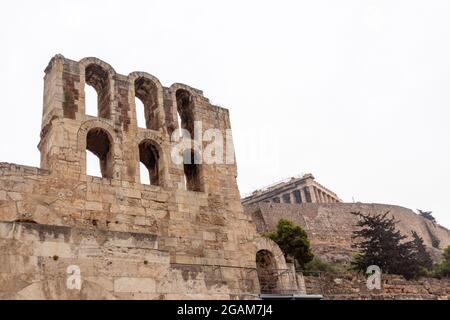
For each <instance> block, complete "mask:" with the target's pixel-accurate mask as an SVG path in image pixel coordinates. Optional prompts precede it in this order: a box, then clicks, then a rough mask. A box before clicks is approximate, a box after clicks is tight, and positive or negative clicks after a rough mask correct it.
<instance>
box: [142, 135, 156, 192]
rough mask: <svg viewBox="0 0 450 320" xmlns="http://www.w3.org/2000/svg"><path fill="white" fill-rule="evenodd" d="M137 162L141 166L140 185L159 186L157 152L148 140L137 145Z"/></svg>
mask: <svg viewBox="0 0 450 320" xmlns="http://www.w3.org/2000/svg"><path fill="white" fill-rule="evenodd" d="M139 161H140V164H141V167H140V169H141V183H143V184H150V185H153V186H159V183H160V177H159V170H160V168H159V152H158V149H157V148H156V146H155V145H154V144H153V143H152V142H151V141H149V140H145V141H143V142H141V144H139Z"/></svg>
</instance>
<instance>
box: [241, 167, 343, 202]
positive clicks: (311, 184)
mask: <svg viewBox="0 0 450 320" xmlns="http://www.w3.org/2000/svg"><path fill="white" fill-rule="evenodd" d="M261 202H264V203H298V204H300V203H339V202H342V200H341V199H339V197H338V196H337V195H336V194H335V193H334V192H333V191H331V190H329V189H327V188H325V187H324V186H323V185H321V184H319V183H318V182H316V181H315V180H314V176H313V175H312V174H310V173H309V174H305V175H302V176H299V177H292V178H289V179H287V180H285V181H281V182H278V183H276V184H273V185H271V186H268V187H265V188H263V189H260V190H256V191H254V192H253V193H252V194H251V195H249V196H247V197H245V198H243V199H242V204H243V205H250V204H254V203H261Z"/></svg>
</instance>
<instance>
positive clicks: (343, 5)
mask: <svg viewBox="0 0 450 320" xmlns="http://www.w3.org/2000/svg"><path fill="white" fill-rule="evenodd" d="M0 41H1V42H0V45H1V50H0V94H1V100H0V101H1V102H0V110H1V113H0V117H1V120H2V121H1V126H0V161H2V162H13V163H18V164H26V165H32V166H39V152H38V150H37V148H36V146H37V144H38V142H39V130H40V123H41V113H42V91H43V80H42V79H43V75H44V69H45V67H46V66H47V63H48V61H49V60H50V58H51V57H52V56H53V55H55V54H57V53H61V54H63V55H64V56H65V57H67V58H70V59H74V60H79V59H81V58H83V57H86V56H96V57H98V58H100V59H102V60H104V61H106V62H108V63H110V64H111V65H112V66H113V67H114V68H115V70H116V71H117V72H119V73H122V74H129V73H130V72H132V71H146V72H149V73H151V74H153V75H155V76H156V77H158V78H159V79H160V81H161V82H162V84H163V85H164V86H170V85H171V84H172V83H174V82H182V83H186V84H188V85H190V86H193V87H196V88H199V89H201V90H203V91H204V94H205V96H207V97H208V98H210V99H211V101H212V102H213V103H215V104H218V105H221V106H224V107H226V108H229V109H230V113H231V120H232V128H233V136H234V141H235V146H236V156H237V160H238V170H239V171H238V172H239V177H238V182H239V187H240V191H241V193H242V194H245V193H248V192H250V191H253V190H254V189H256V188H260V187H263V186H265V185H267V184H270V183H272V182H275V181H277V180H280V179H282V178H286V177H289V176H292V175H296V174H300V173H308V172H311V173H313V174H314V175H315V176H316V179H317V181H318V182H319V183H322V184H323V185H325V186H326V187H328V188H330V189H331V190H333V191H335V192H336V193H337V194H338V195H339V196H340V197H341V198H342V199H344V200H345V201H347V202H352V201H353V199H354V200H355V201H361V202H370V203H371V202H375V203H387V204H398V205H402V206H406V207H409V208H412V209H417V208H419V209H425V210H432V211H433V213H434V215H435V217H436V218H437V220H438V222H440V223H441V224H442V225H445V226H447V227H450V199H449V191H450V190H449V187H448V182H449V181H450V140H449V137H450V125H449V120H450V111H449V110H450V1H445V0H443V1H433V0H426V1H413V0H404V1H400V0H388V1H381V0H376V1H363V0H354V1H349V0H340V1H336V0H330V1H324V0H320V1H318V0H315V1H298V0H296V1H261V0H260V1H221V2H218V1H211V0H209V1H132V0H128V1H92V0H91V1H80V0H77V1H70V2H69V1H43V0H40V1H9V2H5V3H3V4H2V8H1V10H0Z"/></svg>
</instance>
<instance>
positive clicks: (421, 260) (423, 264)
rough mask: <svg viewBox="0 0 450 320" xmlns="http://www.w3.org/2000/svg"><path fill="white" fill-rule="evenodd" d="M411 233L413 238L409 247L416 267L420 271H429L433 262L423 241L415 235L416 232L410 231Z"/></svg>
mask: <svg viewBox="0 0 450 320" xmlns="http://www.w3.org/2000/svg"><path fill="white" fill-rule="evenodd" d="M411 233H412V236H413V240H412V241H411V245H412V248H413V254H414V256H415V260H416V261H417V265H418V267H419V268H420V269H422V271H423V269H425V270H430V269H431V268H432V267H433V260H432V259H431V256H430V254H429V253H428V251H427V249H426V247H425V245H424V243H423V239H422V238H421V237H420V236H419V235H418V234H417V232H415V231H411Z"/></svg>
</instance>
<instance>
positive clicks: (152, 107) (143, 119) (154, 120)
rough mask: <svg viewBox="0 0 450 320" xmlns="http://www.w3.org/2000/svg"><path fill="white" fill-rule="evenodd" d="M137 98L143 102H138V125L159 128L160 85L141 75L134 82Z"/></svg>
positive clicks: (152, 128)
mask: <svg viewBox="0 0 450 320" xmlns="http://www.w3.org/2000/svg"><path fill="white" fill-rule="evenodd" d="M134 92H135V95H136V98H137V99H135V100H139V101H140V102H141V103H138V104H136V118H137V125H138V127H140V128H147V129H151V130H159V125H158V113H157V109H158V87H157V86H156V84H155V83H154V82H153V81H152V80H150V79H148V78H145V77H139V78H137V79H136V81H135V82H134Z"/></svg>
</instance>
